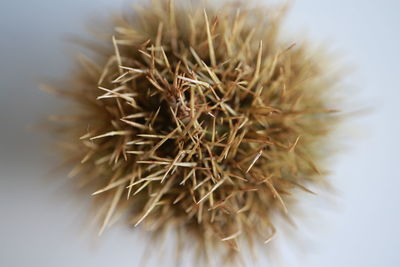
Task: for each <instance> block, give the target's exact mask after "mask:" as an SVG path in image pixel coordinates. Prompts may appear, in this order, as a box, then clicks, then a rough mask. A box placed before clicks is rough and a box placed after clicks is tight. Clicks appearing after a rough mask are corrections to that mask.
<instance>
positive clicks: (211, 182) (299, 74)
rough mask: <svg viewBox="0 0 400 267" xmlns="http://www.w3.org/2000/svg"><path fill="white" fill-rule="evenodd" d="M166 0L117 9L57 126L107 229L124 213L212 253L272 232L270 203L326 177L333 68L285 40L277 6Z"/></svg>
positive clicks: (74, 82)
mask: <svg viewBox="0 0 400 267" xmlns="http://www.w3.org/2000/svg"><path fill="white" fill-rule="evenodd" d="M155 2H156V3H153V4H150V5H148V6H146V8H144V9H142V10H139V11H137V12H132V13H127V14H126V15H125V16H120V17H118V19H116V20H114V21H113V32H112V33H111V34H110V35H109V36H108V37H107V41H106V42H104V43H98V44H99V46H97V47H96V48H94V47H93V46H92V48H93V51H95V52H96V55H95V56H94V57H93V59H92V60H82V63H83V64H81V66H80V67H78V66H77V69H76V70H75V72H74V74H73V75H72V77H71V79H70V82H69V83H68V88H67V89H66V90H58V91H59V93H61V94H62V95H64V96H67V97H69V98H70V99H71V100H72V102H73V103H75V104H77V105H76V106H75V108H74V110H73V111H72V113H74V116H73V118H74V120H73V121H72V122H69V123H65V124H63V126H62V127H63V128H62V129H63V130H62V131H61V132H59V135H58V136H60V138H63V140H64V141H66V142H67V144H68V147H69V148H70V149H69V150H68V152H67V154H66V155H67V156H68V159H69V160H70V161H72V162H75V163H76V166H75V168H74V169H73V170H72V172H71V175H72V176H76V175H77V176H78V177H79V181H80V182H81V183H83V184H86V185H89V186H93V187H96V191H95V192H94V193H93V196H94V197H95V198H96V199H97V201H98V202H99V203H101V205H100V208H99V212H100V215H101V217H102V221H103V222H102V227H101V232H102V231H103V230H104V229H105V227H106V226H107V225H108V224H109V223H110V222H111V221H112V219H113V216H114V215H115V214H116V212H117V211H122V212H124V213H127V214H128V215H130V222H131V223H132V224H133V225H135V226H137V225H139V224H144V225H146V226H148V227H149V229H150V230H151V231H153V233H159V232H161V231H163V230H164V229H167V227H168V226H173V228H174V229H175V230H176V231H177V232H179V233H181V234H182V235H181V236H185V237H188V236H191V238H194V240H195V241H196V243H197V244H200V248H201V251H205V250H207V249H208V248H214V247H219V248H221V247H225V246H221V245H220V244H226V245H227V246H226V247H225V248H227V249H226V251H227V252H229V253H233V252H234V251H236V250H237V249H238V246H237V240H239V239H240V238H243V239H245V240H248V241H249V242H250V244H251V243H252V242H253V240H254V239H255V238H261V240H260V241H269V240H271V237H272V236H273V235H274V233H275V228H274V226H273V222H272V221H271V214H272V213H274V212H283V213H287V212H288V210H289V209H290V207H287V205H286V204H285V202H286V200H287V199H293V197H291V196H290V194H291V192H293V191H294V190H295V189H296V188H300V189H304V190H306V189H305V187H304V186H306V185H307V184H309V183H313V182H316V181H318V180H320V179H321V177H322V176H323V172H322V171H321V170H320V169H319V163H320V162H321V160H322V159H323V158H324V157H323V156H324V154H323V152H324V148H325V147H326V143H324V142H325V141H326V136H327V134H328V133H329V131H330V129H331V128H332V126H333V124H332V122H334V120H335V116H334V114H333V113H332V110H331V106H332V104H334V103H331V99H330V98H329V95H328V97H327V93H329V91H330V89H331V88H332V85H333V83H332V80H330V79H329V78H327V75H325V69H324V66H323V64H321V63H320V62H319V60H318V58H315V57H312V56H309V51H308V50H307V47H306V46H305V45H304V44H301V43H300V44H299V43H297V44H296V45H294V44H293V43H291V42H288V43H286V42H283V41H279V40H277V35H278V34H279V28H280V20H281V15H282V12H281V11H282V10H280V9H275V10H267V9H265V8H259V7H257V8H250V7H248V6H246V5H244V4H230V5H225V6H223V7H222V8H219V9H218V8H216V9H215V8H212V7H207V8H206V9H203V8H202V7H200V6H192V7H190V8H188V7H184V6H183V5H175V4H174V3H173V1H169V2H166V1H155ZM61 136H63V137H61ZM64 137H65V138H64ZM185 240H187V238H185ZM255 240H257V239H255Z"/></svg>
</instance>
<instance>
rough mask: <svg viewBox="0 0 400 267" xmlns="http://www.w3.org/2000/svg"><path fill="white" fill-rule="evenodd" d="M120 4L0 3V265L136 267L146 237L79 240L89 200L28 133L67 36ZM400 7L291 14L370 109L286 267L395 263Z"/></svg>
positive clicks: (342, 2) (389, 1)
mask: <svg viewBox="0 0 400 267" xmlns="http://www.w3.org/2000/svg"><path fill="white" fill-rule="evenodd" d="M122 2H123V1H120V0H113V1H111V0H108V1H107V0H79V1H78V0H70V1H50V0H40V1H39V0H31V1H28V0H1V5H0V266H4V267H14V266H18V267H19V266H60V267H63V266H76V267H80V266H85V267H86V266H139V259H140V257H141V253H142V251H143V250H144V249H145V247H144V243H145V242H146V241H145V238H143V237H140V236H139V235H138V234H137V233H136V232H134V231H132V230H130V229H127V228H126V227H124V226H121V225H119V226H118V225H117V226H116V227H114V228H113V229H112V230H110V231H108V232H106V234H105V235H104V236H103V237H101V238H97V237H96V235H95V234H94V233H92V232H86V233H84V232H85V227H84V221H85V218H86V217H85V212H86V211H87V207H88V203H89V201H90V199H89V198H88V197H87V196H78V195H77V194H76V193H75V192H74V189H73V187H72V186H71V183H70V182H69V181H65V178H64V176H65V175H64V173H62V174H56V175H55V174H54V173H53V174H51V175H49V169H51V168H52V166H53V165H54V164H56V163H57V160H56V159H54V158H53V155H54V153H51V152H50V151H49V150H50V147H51V146H49V144H48V141H47V138H46V136H45V135H44V134H43V133H38V132H32V131H29V130H27V125H30V124H32V123H34V122H37V121H38V120H39V119H40V118H43V117H45V116H46V115H47V114H51V113H53V111H54V110H57V105H58V104H59V102H58V100H54V98H52V97H50V96H48V95H46V94H44V93H42V92H41V91H39V90H38V89H37V84H38V83H39V82H40V81H41V80H42V79H44V78H47V77H63V75H65V73H66V71H67V70H68V68H69V67H71V62H72V60H71V57H72V55H73V54H74V46H73V45H70V44H68V42H66V41H65V39H64V37H65V36H67V35H68V34H84V27H83V25H84V23H85V22H86V21H87V19H88V18H90V17H95V16H96V14H106V13H107V12H106V10H108V8H110V7H112V8H115V9H119V8H120V7H122V4H121V3H122ZM125 2H126V1H125ZM399 9H400V2H399V1H396V0H380V1H373V0H372V1H365V0H363V1H362V0H352V1H349V0H335V1H329V0H318V1H315V0H298V1H296V2H295V3H294V5H293V8H292V10H291V11H290V14H289V17H288V20H287V24H286V26H287V30H288V32H287V33H294V35H293V36H296V38H297V37H304V35H303V33H307V37H309V38H311V39H312V40H318V41H323V42H325V43H327V44H328V45H329V46H330V47H332V48H334V49H335V51H340V53H339V54H340V55H341V56H343V58H344V59H345V62H347V63H349V64H351V65H352V66H354V67H355V70H354V71H352V72H348V74H349V77H348V80H347V82H348V84H349V85H351V86H352V87H353V88H355V89H356V90H354V89H352V90H349V93H348V95H347V96H346V97H348V100H349V102H352V103H355V105H359V106H360V107H361V108H365V107H370V108H372V109H373V111H372V112H371V113H369V114H366V115H363V117H361V118H360V117H356V118H352V119H353V122H352V123H350V124H349V125H348V126H347V127H348V129H347V131H348V135H346V136H347V137H351V138H353V139H350V140H351V142H349V149H348V150H347V151H345V152H344V153H342V154H341V155H340V156H339V157H338V161H337V163H336V165H335V173H334V174H333V175H332V176H331V177H330V179H331V180H332V182H333V184H334V185H335V187H336V188H337V190H338V194H337V197H336V198H335V199H336V200H335V201H334V202H333V201H332V199H331V198H328V201H326V198H323V197H322V198H321V199H325V200H323V201H324V202H323V201H322V200H321V199H320V198H318V197H314V198H312V199H308V200H307V203H311V204H310V205H313V206H310V207H308V208H310V211H312V212H314V211H315V212H314V213H311V216H308V217H307V218H306V219H305V224H306V225H308V226H307V227H305V228H306V230H304V231H305V232H304V235H305V236H306V237H305V239H307V240H308V241H307V242H306V244H307V245H304V247H302V248H301V249H299V248H298V247H296V246H295V245H293V246H292V245H290V246H284V248H282V250H283V251H282V252H281V254H282V255H284V256H283V258H284V260H285V262H286V264H284V266H288V265H289V266H311V267H312V266H314V267H321V266H325V267H330V266H332V267H338V266H351V267H354V266H363V267H368V266H370V267H374V266H386V267H395V266H400V253H399V247H400V230H399V229H400V214H399V212H400V209H399V204H400V202H399V200H400V193H399V190H400V175H399V165H400V160H399V156H398V154H399V148H400V146H399V137H400V131H399V128H400V127H399V115H400V112H399V111H398V110H399V97H400V92H399V90H400V88H399V78H400V71H399V63H400V53H399V49H400V36H399V26H400V16H399V13H398V12H399ZM288 36H290V34H288ZM355 91H356V92H355ZM321 202H322V203H321ZM324 207H325V208H324ZM300 230H302V229H300ZM165 264H167V263H165ZM150 265H151V263H150ZM154 266H157V265H156V263H154ZM166 266H168V265H166ZM170 266H173V263H172V262H171V264H170ZM187 266H190V265H187ZM258 266H265V264H262V263H260V264H259V265H258Z"/></svg>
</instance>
